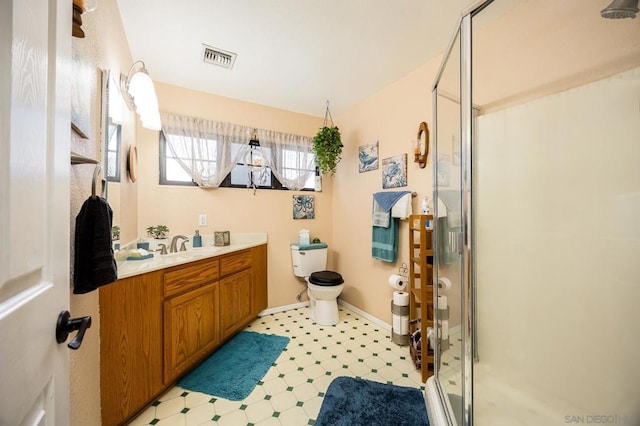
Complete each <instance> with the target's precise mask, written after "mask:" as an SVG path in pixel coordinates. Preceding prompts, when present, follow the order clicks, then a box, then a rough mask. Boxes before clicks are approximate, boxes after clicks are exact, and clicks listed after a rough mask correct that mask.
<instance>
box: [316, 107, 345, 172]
mask: <svg viewBox="0 0 640 426" xmlns="http://www.w3.org/2000/svg"><path fill="white" fill-rule="evenodd" d="M311 143H312V144H313V153H314V154H315V156H316V165H317V166H318V169H319V170H320V172H321V173H322V174H323V175H331V176H333V175H335V173H336V167H337V166H338V163H339V162H340V160H341V159H342V157H341V155H342V140H341V138H340V130H339V129H338V127H336V126H335V125H334V124H333V118H332V117H331V113H330V112H329V101H327V110H326V112H325V114H324V123H323V125H322V128H321V129H320V131H319V132H318V133H317V134H316V135H315V136H314V137H313V139H312V141H311Z"/></svg>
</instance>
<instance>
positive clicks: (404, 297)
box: [393, 291, 409, 306]
mask: <svg viewBox="0 0 640 426" xmlns="http://www.w3.org/2000/svg"><path fill="white" fill-rule="evenodd" d="M393 304H394V305H397V306H409V293H407V292H406V291H394V292H393Z"/></svg>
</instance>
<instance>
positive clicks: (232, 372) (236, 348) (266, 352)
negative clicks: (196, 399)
mask: <svg viewBox="0 0 640 426" xmlns="http://www.w3.org/2000/svg"><path fill="white" fill-rule="evenodd" d="M287 343H289V338H288V337H283V336H275V335H272V334H261V333H255V332H252V331H242V332H240V333H238V334H236V335H235V336H234V337H233V338H232V339H231V340H229V341H228V342H227V343H225V344H224V346H222V347H221V348H220V349H218V350H217V351H216V352H215V353H214V354H213V355H211V356H210V357H209V358H208V359H207V360H206V361H205V362H203V363H202V364H200V366H199V367H197V368H196V369H195V370H193V371H192V372H191V373H189V374H187V375H186V376H185V377H183V378H182V379H181V380H180V381H179V382H178V385H179V386H181V387H183V388H185V389H188V390H191V391H196V392H202V393H206V394H208V395H214V396H219V397H221V398H225V399H230V400H231V401H242V400H243V399H245V398H246V397H247V396H249V394H250V393H251V391H252V390H253V388H255V387H256V384H258V381H260V379H262V378H263V377H264V375H265V374H266V373H267V371H268V370H269V367H271V364H273V363H274V361H275V360H276V359H277V358H278V356H280V354H281V353H282V350H283V349H284V348H285V347H286V346H287Z"/></svg>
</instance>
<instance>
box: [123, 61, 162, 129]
mask: <svg viewBox="0 0 640 426" xmlns="http://www.w3.org/2000/svg"><path fill="white" fill-rule="evenodd" d="M120 92H121V93H122V97H123V98H124V100H125V103H126V104H127V106H128V107H129V109H130V110H132V111H133V110H134V109H135V111H136V112H137V113H138V115H139V116H140V121H142V127H144V128H147V129H151V130H160V129H161V123H160V112H158V97H157V96H156V90H155V88H154V86H153V81H152V80H151V77H149V71H147V69H146V68H145V65H144V62H142V61H136V62H134V63H133V65H131V68H130V69H129V72H128V73H127V75H124V74H120Z"/></svg>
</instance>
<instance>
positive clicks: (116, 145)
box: [107, 119, 122, 182]
mask: <svg viewBox="0 0 640 426" xmlns="http://www.w3.org/2000/svg"><path fill="white" fill-rule="evenodd" d="M107 131H108V132H109V135H108V141H107V180H108V181H109V182H120V163H121V161H120V141H121V140H122V126H121V125H120V124H113V123H112V122H111V119H109V124H108V126H107Z"/></svg>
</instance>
